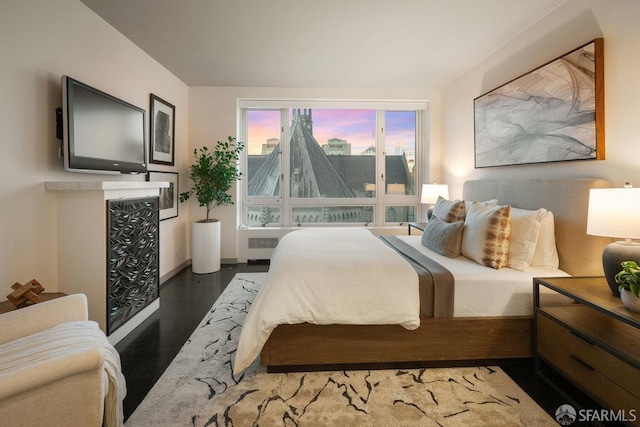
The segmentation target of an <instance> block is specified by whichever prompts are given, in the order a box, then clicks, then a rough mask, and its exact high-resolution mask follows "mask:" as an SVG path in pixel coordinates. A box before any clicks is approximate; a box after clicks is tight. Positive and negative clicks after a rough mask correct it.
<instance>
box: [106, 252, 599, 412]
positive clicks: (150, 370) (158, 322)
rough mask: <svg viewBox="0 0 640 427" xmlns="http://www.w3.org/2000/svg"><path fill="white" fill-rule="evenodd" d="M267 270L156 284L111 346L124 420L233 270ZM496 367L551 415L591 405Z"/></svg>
mask: <svg viewBox="0 0 640 427" xmlns="http://www.w3.org/2000/svg"><path fill="white" fill-rule="evenodd" d="M267 270H268V265H267V264H233V265H223V266H222V268H221V269H220V271H218V272H216V273H212V274H193V273H191V267H187V268H185V269H183V270H182V271H181V272H179V273H178V274H176V275H175V276H173V277H172V278H171V279H169V280H168V281H167V282H165V283H164V284H163V285H162V287H161V289H160V309H159V310H157V311H156V312H155V313H154V314H153V315H152V316H150V317H149V318H148V319H146V320H145V321H144V322H143V323H142V324H141V325H140V326H138V327H137V328H136V329H135V330H134V331H133V332H131V333H130V334H129V335H127V336H126V337H125V338H124V339H123V340H122V341H120V342H119V343H118V344H117V345H116V349H117V350H118V352H119V353H120V358H121V361H122V369H123V372H124V376H125V378H126V380H127V397H126V398H125V401H124V412H125V419H126V418H128V417H129V415H131V413H133V411H134V410H135V409H136V407H137V406H138V405H139V404H140V402H141V401H142V400H143V399H144V397H145V396H146V394H147V393H148V392H149V390H150V389H151V387H152V386H153V384H155V382H156V381H157V380H158V379H159V378H160V376H161V375H162V373H163V372H164V370H165V369H166V368H167V366H169V364H170V363H171V361H172V360H173V358H174V357H175V356H176V354H177V353H178V351H179V350H180V348H181V347H182V345H183V344H184V343H185V341H186V340H187V338H188V337H189V336H190V335H191V333H192V332H193V330H194V329H195V328H196V326H198V324H199V323H200V321H201V320H202V318H203V317H204V315H205V314H206V312H207V310H209V308H211V306H212V305H213V303H214V302H215V300H216V299H217V298H218V296H220V294H221V293H222V291H223V290H224V288H225V287H226V286H227V284H228V283H229V282H230V281H231V279H232V278H233V276H234V275H235V274H236V273H239V272H261V271H267ZM501 367H502V369H503V370H504V371H505V372H506V373H507V374H508V375H509V376H510V377H511V378H512V379H513V380H514V381H515V382H516V383H518V385H519V386H520V387H521V388H522V389H523V390H525V391H526V392H527V393H528V394H529V395H530V396H531V397H532V398H533V399H534V400H535V401H536V402H537V403H538V404H539V405H540V406H541V407H542V408H544V410H545V411H547V412H548V413H549V414H551V415H552V416H553V415H554V414H555V411H556V409H557V408H558V407H559V406H560V405H563V404H565V403H569V404H572V405H573V406H574V407H577V406H582V407H585V408H597V406H596V405H595V403H593V402H592V401H591V400H590V399H589V398H588V397H586V396H585V395H584V394H582V393H581V392H580V391H578V390H577V389H576V388H575V387H573V386H572V385H571V384H570V383H568V382H566V381H562V379H561V378H559V377H554V382H557V383H558V384H559V390H561V392H562V393H564V394H565V395H566V396H562V395H561V394H560V392H558V391H556V390H555V389H554V388H552V387H550V386H549V385H547V383H546V382H545V381H543V380H542V379H541V378H540V377H539V376H538V375H535V374H534V371H533V362H532V361H531V360H519V361H512V362H510V363H505V364H502V365H501ZM549 375H553V372H549Z"/></svg>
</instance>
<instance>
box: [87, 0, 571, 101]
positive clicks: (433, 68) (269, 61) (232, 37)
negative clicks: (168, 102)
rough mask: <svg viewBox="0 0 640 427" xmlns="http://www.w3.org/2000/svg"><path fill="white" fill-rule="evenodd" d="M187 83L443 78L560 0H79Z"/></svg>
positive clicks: (335, 84) (424, 82)
mask: <svg viewBox="0 0 640 427" xmlns="http://www.w3.org/2000/svg"><path fill="white" fill-rule="evenodd" d="M81 1H82V2H83V3H84V4H86V5H87V6H88V7H89V8H91V9H92V10H93V11H94V12H95V13H97V14H98V15H100V16H101V17H102V18H103V19H104V20H105V21H107V22H108V23H109V24H111V25H112V26H113V27H115V28H116V29H117V30H118V31H120V32H121V33H122V34H124V35H125V36H126V37H127V38H129V39H130V40H132V41H133V42H134V43H135V44H136V45H138V46H139V47H140V48H141V49H142V50H144V51H145V52H147V53H148V54H149V55H150V56H152V57H153V58H155V60H157V61H158V62H159V63H160V64H162V65H163V66H164V67H166V68H167V69H168V70H169V71H171V72H172V73H173V74H175V75H176V76H177V77H178V78H179V79H181V80H182V81H183V82H185V83H186V84H187V85H189V86H240V87H298V88H376V89H391V88H395V89H425V88H440V87H443V86H445V85H446V84H447V83H449V82H451V81H452V80H453V79H455V78H456V77H458V76H460V75H461V74H462V73H464V72H465V71H468V70H469V69H470V68H471V67H472V66H473V65H475V64H476V63H478V62H479V61H480V60H482V59H483V58H485V57H486V56H488V55H489V54H490V53H491V52H493V51H495V50H496V49H498V48H499V47H500V46H502V45H503V44H505V43H506V42H508V41H509V40H511V39H512V38H514V37H515V36H516V35H517V34H519V33H520V32H522V31H523V30H525V29H526V28H527V27H529V26H531V25H532V24H533V23H535V22H536V21H538V20H540V19H541V18H542V17H543V16H545V15H546V14H548V13H549V12H550V11H552V10H553V9H555V8H556V7H558V6H559V5H560V4H562V3H564V2H565V1H566V0H81Z"/></svg>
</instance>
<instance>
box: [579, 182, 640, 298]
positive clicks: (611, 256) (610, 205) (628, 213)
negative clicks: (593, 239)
mask: <svg viewBox="0 0 640 427" xmlns="http://www.w3.org/2000/svg"><path fill="white" fill-rule="evenodd" d="M587 234H590V235H592V236H606V237H613V238H618V239H624V241H616V242H613V243H610V244H609V245H607V246H606V247H605V248H604V251H603V252H602V267H603V269H604V275H605V277H606V279H607V283H608V285H609V288H611V293H612V294H613V295H616V296H620V293H619V292H618V284H617V283H616V281H615V275H616V274H618V273H619V272H620V271H622V267H621V265H620V264H621V263H622V262H623V261H635V262H638V263H640V243H638V242H634V241H632V240H631V239H640V188H633V187H631V184H629V183H627V184H625V188H598V189H595V188H594V189H591V190H589V208H588V214H587Z"/></svg>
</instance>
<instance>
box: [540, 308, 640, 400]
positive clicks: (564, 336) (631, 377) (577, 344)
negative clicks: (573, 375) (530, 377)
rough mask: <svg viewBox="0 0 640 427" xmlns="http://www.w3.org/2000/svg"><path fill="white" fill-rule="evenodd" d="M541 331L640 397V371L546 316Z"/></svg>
mask: <svg viewBox="0 0 640 427" xmlns="http://www.w3.org/2000/svg"><path fill="white" fill-rule="evenodd" d="M537 330H538V334H539V335H544V336H545V337H546V338H548V339H549V341H550V342H552V343H555V345H557V346H560V347H562V348H563V349H564V350H566V352H567V353H569V354H571V355H574V356H575V357H577V358H579V360H581V361H582V362H584V363H586V364H588V365H589V366H591V367H592V368H593V369H595V370H596V371H598V372H599V373H600V374H602V375H604V376H605V377H607V378H608V379H610V380H611V381H613V382H614V383H615V384H617V385H619V386H620V387H622V388H623V389H625V390H626V391H628V392H629V393H630V394H632V395H633V396H635V397H640V381H638V378H640V370H638V369H636V368H634V367H633V366H631V365H629V364H628V363H625V362H624V361H622V360H620V359H619V358H617V357H616V356H614V355H613V354H611V353H609V352H607V351H606V350H604V349H602V348H600V347H599V346H597V345H595V343H593V342H592V341H591V340H590V338H589V337H585V336H580V335H578V334H577V333H575V332H572V331H570V330H569V329H567V328H565V327H564V326H562V325H560V324H559V323H557V322H555V321H554V320H552V319H551V318H549V317H547V316H546V315H544V313H539V314H538V316H537Z"/></svg>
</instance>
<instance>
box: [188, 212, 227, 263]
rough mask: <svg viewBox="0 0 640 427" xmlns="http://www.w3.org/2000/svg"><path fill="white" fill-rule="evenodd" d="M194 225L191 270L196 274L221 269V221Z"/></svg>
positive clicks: (195, 223)
mask: <svg viewBox="0 0 640 427" xmlns="http://www.w3.org/2000/svg"><path fill="white" fill-rule="evenodd" d="M192 225H193V227H192V229H191V270H192V271H193V272H194V273H196V274H207V273H214V272H216V271H218V270H220V221H216V222H194V223H193V224H192Z"/></svg>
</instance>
